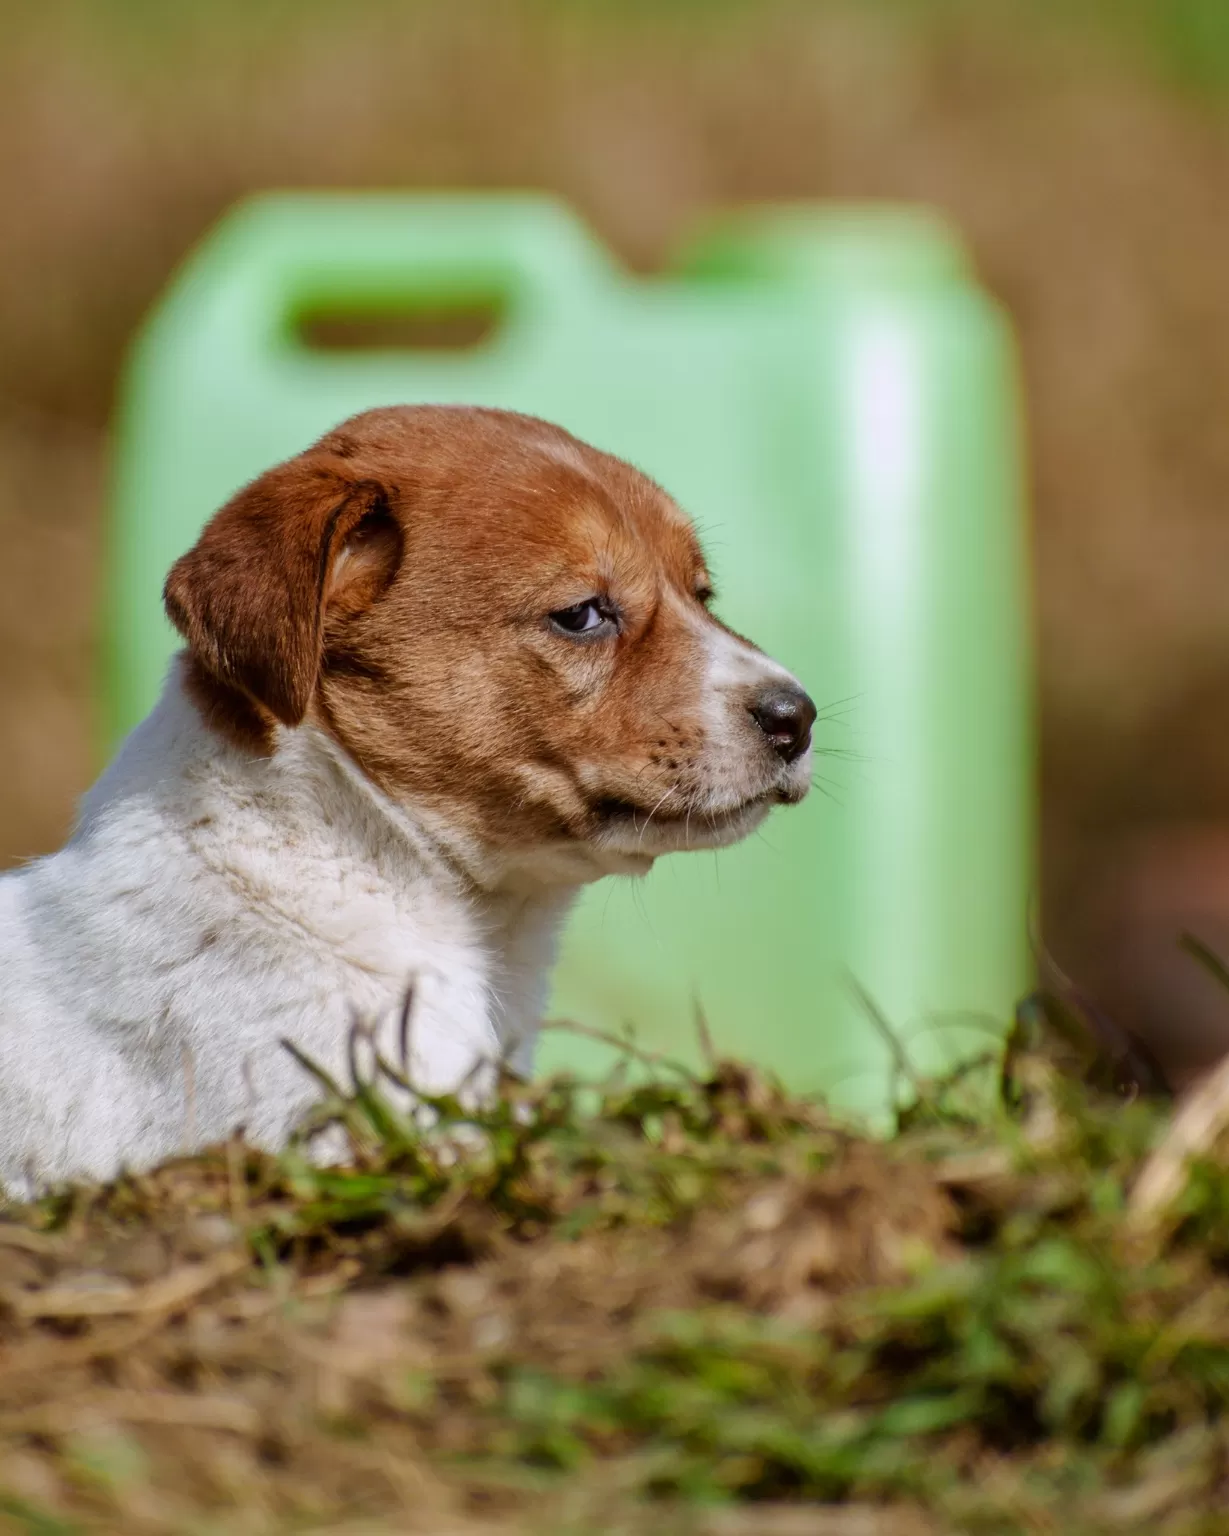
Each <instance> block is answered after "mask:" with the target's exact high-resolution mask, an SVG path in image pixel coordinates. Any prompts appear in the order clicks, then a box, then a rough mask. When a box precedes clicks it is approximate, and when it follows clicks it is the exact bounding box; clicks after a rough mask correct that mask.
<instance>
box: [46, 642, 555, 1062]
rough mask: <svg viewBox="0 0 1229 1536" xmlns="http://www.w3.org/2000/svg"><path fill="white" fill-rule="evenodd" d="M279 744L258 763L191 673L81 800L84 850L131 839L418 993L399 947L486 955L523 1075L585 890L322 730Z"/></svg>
mask: <svg viewBox="0 0 1229 1536" xmlns="http://www.w3.org/2000/svg"><path fill="white" fill-rule="evenodd" d="M271 744H272V751H269V752H266V753H260V752H257V751H254V750H252V749H251V748H247V747H245V746H244V745H243V744H242V743H241V742H237V741H236V740H235V739H234V737H233V735H231V734H230V733H227V732H220V731H218V730H217V729H216V728H214V727H212V726H211V725H210V724H208V723H207V722H206V720H205V719H204V718H203V716H202V713H201V710H200V707H199V704H198V702H197V701H196V700H195V699H194V698H193V697H192V694H191V691H190V690H188V689H186V688H185V687H184V677H183V663H182V661H180V662H178V663H177V664H176V666H175V667H174V669H173V670H172V673H171V676H170V677H169V679H168V681H167V685H166V688H165V689H164V691H163V695H162V698H161V699H160V701H159V703H158V705H157V706H156V708H155V709H154V711H153V712H152V714H150V715H149V716H148V717H147V719H146V720H145V721H144V722H143V723H142V724H141V725H140V726H139V727H138V728H137V729H136V730H135V731H134V732H133V734H132V735H131V736H130V737H129V739H128V740H127V742H126V743H125V744H124V747H123V749H122V750H121V752H120V754H119V756H118V757H117V758H116V760H115V762H114V763H113V764H112V765H111V767H110V768H109V769H108V770H107V772H106V773H105V774H104V775H103V776H102V778H101V779H100V780H99V781H98V783H97V784H96V785H95V786H94V788H93V789H92V790H91V791H90V793H89V794H88V795H87V796H86V798H85V800H84V801H83V803H82V815H81V819H80V822H79V825H78V830H77V832H76V834H75V835H74V838H73V843H75V844H77V846H78V849H79V850H80V851H84V845H87V844H88V843H89V842H90V841H91V840H92V839H94V838H97V837H99V836H102V837H106V838H111V837H121V838H123V839H125V840H132V839H136V840H140V841H141V842H142V844H143V845H144V846H146V847H147V848H148V847H154V848H157V847H161V848H162V849H163V854H162V857H165V858H167V859H169V860H171V861H175V860H182V859H184V858H185V857H186V858H188V859H190V860H191V861H192V862H193V863H195V864H196V865H197V866H198V867H201V866H203V867H204V869H205V870H207V871H208V874H209V877H210V878H214V879H217V880H220V881H222V882H223V883H224V884H225V886H227V887H228V888H229V889H230V890H232V891H233V892H236V893H238V894H239V896H240V899H241V905H242V906H243V908H244V910H246V911H250V912H252V913H253V914H257V915H258V916H259V920H263V921H264V922H266V923H268V924H270V925H272V926H274V927H276V928H278V929H279V930H281V931H285V930H286V929H287V928H289V929H291V930H294V931H297V932H298V933H299V934H300V935H301V936H302V939H303V940H304V942H306V944H307V945H308V947H309V950H310V952H312V953H320V952H324V951H327V952H328V953H330V954H331V955H332V956H333V957H334V959H335V960H336V961H337V962H338V963H339V964H340V965H341V966H342V967H343V968H347V969H350V968H352V969H354V970H356V971H359V972H362V973H363V974H364V975H365V976H367V977H368V978H369V979H374V978H375V977H376V976H377V975H386V976H387V980H388V984H389V985H390V986H395V987H402V988H403V987H404V985H405V983H406V980H407V972H406V970H405V969H404V968H403V957H404V955H405V946H404V945H403V943H402V942H401V940H400V939H399V937H398V934H399V933H400V932H405V931H408V930H415V931H417V932H419V933H423V932H426V933H428V934H434V935H435V936H436V941H437V942H438V944H439V945H442V948H439V949H437V950H436V951H435V952H436V953H438V954H439V955H440V956H441V959H442V957H444V956H446V955H447V954H448V953H452V952H453V951H454V950H455V952H456V954H457V955H458V956H460V955H461V953H462V952H464V953H465V954H466V955H470V956H474V957H477V956H478V955H479V954H483V955H485V959H484V960H483V961H482V962H481V967H482V970H483V971H484V973H485V975H486V993H487V1005H488V1006H489V1008H490V1010H491V1023H492V1027H493V1028H494V1029H495V1031H496V1033H497V1034H498V1036H499V1038H500V1039H501V1040H502V1041H503V1042H504V1044H505V1046H506V1047H507V1048H508V1059H509V1063H510V1065H512V1066H513V1068H514V1069H515V1068H516V1066H517V1063H518V1059H519V1060H520V1061H521V1063H522V1067H523V1066H524V1064H525V1063H527V1061H528V1056H527V1054H526V1053H527V1052H528V1051H529V1050H530V1049H531V1047H532V1037H533V1033H534V1030H535V1029H536V1025H537V1023H538V1021H539V1020H540V1017H541V1010H542V1007H543V1006H544V1003H545V993H546V985H547V980H548V974H549V969H550V965H551V962H552V961H553V958H554V951H555V945H556V940H557V936H558V932H559V929H560V927H561V926H562V923H563V920H564V918H565V917H566V914H567V910H568V908H569V906H570V904H571V902H572V899H573V898H574V896H575V893H576V888H577V885H578V884H579V883H580V882H579V881H577V880H572V881H570V882H569V881H567V880H560V879H558V878H552V876H555V877H557V876H558V875H559V874H562V873H566V870H556V869H555V868H553V867H552V866H551V865H550V863H549V861H548V862H547V865H546V866H545V867H544V869H542V870H536V869H533V868H529V869H526V868H525V867H523V865H521V864H514V865H511V866H510V865H508V864H507V862H504V863H501V860H500V857H499V855H498V852H497V851H495V850H489V849H486V848H483V847H479V846H477V845H476V844H475V843H474V841H473V840H472V839H469V838H467V837H466V836H465V835H464V834H462V833H459V832H458V831H457V830H456V829H455V828H450V827H449V826H448V825H447V824H446V823H445V822H444V820H443V818H442V817H441V816H440V815H439V813H438V812H437V811H435V810H433V809H431V808H420V807H416V806H407V805H404V804H401V803H399V802H397V801H394V800H393V799H392V798H391V797H390V796H388V795H386V794H385V793H384V792H383V791H382V790H381V789H380V788H379V787H378V786H376V785H375V784H373V783H372V782H371V780H370V779H369V778H367V776H366V775H365V774H364V773H363V772H362V770H361V769H360V768H359V767H358V766H357V765H356V764H355V763H354V762H353V760H352V759H351V758H350V757H349V756H348V755H347V754H346V753H345V752H344V750H343V749H342V748H341V747H340V746H339V745H338V744H337V743H336V742H335V741H334V740H333V739H332V738H331V737H330V736H328V735H327V733H326V732H324V731H323V730H321V729H319V728H318V727H316V726H313V725H310V724H309V725H304V726H301V727H299V728H297V729H294V730H283V729H280V728H279V729H278V730H277V732H276V733H275V736H274V738H273V740H272V743H271ZM582 878H583V876H582ZM168 917H169V920H172V921H174V920H175V915H174V914H173V913H172V914H168ZM458 945H459V946H460V948H457V946H458ZM442 963H444V964H445V966H447V965H448V964H449V962H448V961H447V960H446V959H442ZM521 1041H525V1042H526V1044H525V1047H524V1050H523V1051H520V1052H518V1049H517V1048H518V1045H519V1044H520V1042H521Z"/></svg>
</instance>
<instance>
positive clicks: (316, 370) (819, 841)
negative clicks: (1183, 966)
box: [107, 194, 1032, 1114]
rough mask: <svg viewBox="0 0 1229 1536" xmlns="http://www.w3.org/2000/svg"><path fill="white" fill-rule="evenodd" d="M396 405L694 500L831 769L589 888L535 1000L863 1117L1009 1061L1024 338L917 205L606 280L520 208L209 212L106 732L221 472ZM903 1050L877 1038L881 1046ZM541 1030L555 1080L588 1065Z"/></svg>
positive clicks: (751, 631)
mask: <svg viewBox="0 0 1229 1536" xmlns="http://www.w3.org/2000/svg"><path fill="white" fill-rule="evenodd" d="M474 309H481V310H483V311H484V312H487V313H490V314H494V315H496V316H497V320H496V323H495V328H494V330H493V332H492V333H491V334H490V335H489V336H487V337H486V339H485V340H483V341H481V342H480V343H479V344H478V345H476V346H474V347H472V348H470V349H468V350H460V351H458V350H450V351H445V350H437V349H429V348H418V349H411V350H392V351H389V350H385V351H370V350H366V351H360V350H350V351H346V350H341V351H337V350H319V349H313V348H312V347H311V346H309V345H308V344H307V343H306V342H305V341H304V339H303V335H302V321H303V317H304V316H305V315H308V314H315V315H320V314H322V313H331V314H334V315H339V316H350V317H355V316H361V315H363V314H364V313H365V312H366V313H368V314H369V315H370V314H374V313H386V312H387V313H399V314H403V315H412V314H413V313H414V312H416V311H429V312H430V313H432V314H433V315H438V314H439V313H440V312H448V311H454V312H455V311H464V312H469V311H473V310H474ZM401 401H440V402H470V403H477V404H485V405H492V406H504V407H512V408H515V409H517V410H521V411H527V412H531V413H534V414H537V415H541V416H545V417H549V418H550V419H552V420H554V421H557V422H559V423H561V424H562V425H563V426H565V427H567V428H569V429H570V430H571V431H573V432H575V433H576V434H578V435H579V436H581V437H583V438H586V439H588V440H589V441H591V442H593V443H594V444H596V445H597V446H599V447H601V448H605V449H608V450H610V451H611V452H613V453H616V454H620V455H622V456H624V457H625V458H628V459H630V460H631V461H632V462H634V463H635V464H637V465H639V466H640V467H641V468H643V469H645V470H646V471H647V472H648V473H649V474H651V475H652V476H653V477H654V478H656V479H657V480H659V481H661V482H662V483H663V484H664V485H665V486H666V487H667V488H668V489H669V490H670V491H671V492H672V493H673V494H674V495H675V496H676V497H677V498H678V499H679V500H680V501H681V503H682V504H683V506H684V507H686V508H687V509H688V510H689V511H690V512H692V514H693V515H694V516H695V518H696V520H697V522H698V524H699V525H700V528H701V530H702V533H703V535H704V538H705V542H706V545H707V549H708V552H709V555H710V557H711V561H712V565H713V567H714V570H715V575H716V578H717V588H718V592H719V601H718V611H719V613H720V614H721V615H722V617H724V618H725V619H726V620H727V621H728V622H730V623H731V624H732V625H733V626H734V627H735V628H737V629H738V630H740V631H742V632H744V633H746V634H748V635H750V636H752V637H753V638H754V639H755V640H756V641H757V642H758V643H759V644H761V645H762V646H763V647H764V648H765V649H766V650H767V651H769V652H770V653H771V654H772V655H774V656H775V657H777V658H778V659H779V660H780V661H782V662H783V663H784V664H785V665H787V666H789V667H790V668H791V669H792V670H793V671H795V672H796V673H797V674H798V676H799V677H800V678H801V679H802V680H803V682H804V683H805V685H806V687H807V688H808V690H809V691H810V693H811V694H812V696H813V697H814V698H815V700H816V702H817V703H818V705H819V706H820V719H819V723H818V725H817V727H816V744H817V756H816V769H817V779H818V784H817V789H816V792H815V793H813V794H812V795H811V796H810V798H809V799H808V800H807V802H806V803H805V804H804V805H803V806H802V807H801V808H798V809H793V810H780V811H777V812H774V814H773V816H772V817H771V818H770V819H769V821H768V823H767V826H766V829H765V830H764V831H763V832H762V833H761V834H760V835H759V836H757V837H755V838H754V839H752V840H751V841H749V842H748V843H746V844H744V845H742V846H739V847H736V848H733V849H730V850H727V851H725V852H723V853H721V854H719V855H715V856H714V855H712V854H696V855H687V854H678V855H675V856H673V857H669V858H666V859H664V860H662V861H660V862H659V864H658V866H657V868H656V869H655V870H654V871H653V873H652V874H651V875H650V876H649V877H648V878H647V880H644V881H630V882H629V881H604V882H601V883H600V884H598V885H597V886H595V887H592V888H591V889H589V890H588V891H587V892H586V894H585V895H584V896H583V898H582V900H581V902H580V904H579V908H578V910H577V913H576V916H575V918H574V920H573V922H572V923H571V926H570V928H569V930H568V933H567V937H566V941H565V944H564V949H563V954H562V957H561V960H560V963H559V965H558V969H557V974H556V981H555V991H554V997H553V1002H552V1009H551V1012H552V1015H553V1016H554V1017H562V1018H571V1019H574V1020H577V1021H581V1022H582V1023H583V1024H585V1025H587V1026H589V1027H590V1028H591V1029H596V1030H598V1031H601V1032H605V1033H607V1034H611V1035H622V1034H625V1033H626V1032H627V1031H632V1032H634V1036H635V1039H636V1041H637V1043H638V1044H639V1045H640V1046H642V1047H645V1048H647V1049H648V1050H650V1051H653V1052H660V1053H664V1054H665V1055H667V1056H669V1057H674V1058H678V1059H681V1060H684V1061H693V1062H694V1061H695V1060H696V1059H697V1056H698V1052H699V1040H698V1030H697V1024H696V1019H697V1014H698V1013H702V1014H703V1016H704V1019H705V1020H706V1022H707V1027H708V1032H709V1034H710V1035H711V1037H712V1039H713V1041H714V1043H715V1046H716V1048H717V1050H718V1051H719V1052H721V1053H722V1054H729V1055H736V1056H740V1057H742V1058H744V1059H749V1060H750V1061H752V1062H754V1063H757V1064H760V1065H762V1066H765V1067H767V1068H769V1069H771V1070H773V1071H775V1072H776V1073H777V1074H779V1075H780V1076H781V1077H782V1078H783V1079H784V1080H785V1081H786V1082H787V1083H788V1084H790V1085H791V1086H792V1087H794V1088H796V1089H799V1090H802V1091H822V1092H824V1093H825V1094H827V1096H828V1097H829V1098H830V1099H831V1101H832V1102H833V1103H835V1104H837V1105H840V1106H843V1107H845V1108H847V1109H852V1110H857V1111H862V1112H866V1113H871V1114H875V1113H878V1112H882V1111H883V1110H884V1109H885V1107H886V1105H887V1101H888V1099H889V1098H890V1096H891V1095H892V1094H893V1093H894V1092H895V1091H896V1090H897V1087H898V1086H899V1085H898V1083H897V1077H898V1073H899V1068H900V1066H901V1056H900V1050H901V1048H903V1049H904V1051H905V1052H907V1055H908V1058H909V1060H910V1061H911V1063H912V1068H913V1071H914V1072H916V1073H920V1074H924V1075H926V1074H934V1073H936V1072H939V1071H943V1070H946V1069H947V1068H949V1067H951V1066H952V1065H954V1064H956V1063H957V1062H959V1061H961V1060H967V1059H969V1058H971V1057H974V1056H983V1055H984V1054H985V1053H986V1051H987V1049H988V1048H993V1046H994V1045H995V1043H996V1040H997V1038H998V1037H999V1036H1000V1035H1001V1032H1002V1029H1003V1027H1004V1025H1005V1023H1006V1021H1007V1020H1008V1019H1009V1017H1010V1014H1011V1010H1012V1006H1013V1003H1014V1001H1015V999H1016V998H1017V997H1018V996H1019V995H1020V993H1021V992H1022V991H1023V990H1024V989H1025V988H1026V986H1027V983H1028V976H1029V969H1030V964H1029V953H1028V943H1027V926H1028V925H1027V921H1026V910H1027V905H1028V899H1029V888H1030V880H1031V873H1032V869H1031V847H1032V739H1031V710H1030V703H1031V700H1030V653H1029V641H1028V633H1027V598H1028V582H1027V557H1026V543H1025V529H1024V519H1023V508H1022V500H1023V491H1022V485H1023V480H1022V469H1021V450H1020V442H1019V436H1018V416H1019V408H1018V391H1017V378H1016V372H1015V361H1014V354H1013V347H1012V342H1011V337H1010V333H1009V329H1008V326H1007V325H1006V324H1005V322H1004V319H1003V316H1002V315H1001V314H1000V312H999V310H998V309H997V308H996V306H995V305H994V303H993V302H992V301H991V300H990V299H989V298H988V296H987V295H986V294H985V293H984V292H983V291H982V290H981V289H980V288H979V287H978V285H977V283H976V281H975V279H974V277H973V276H972V274H971V272H970V270H969V267H968V264H967V261H966V258H965V255H964V252H963V250H962V248H961V246H960V244H959V242H958V241H957V240H956V239H954V238H953V236H952V234H951V233H950V232H949V231H948V230H947V228H946V227H945V226H944V225H943V224H941V223H940V222H937V221H936V220H935V219H934V218H932V217H931V216H929V215H927V214H926V213H924V212H920V211H913V210H906V209H866V208H828V207H792V208H785V209H772V208H770V209H766V210H761V211H757V212H754V213H749V214H745V215H740V216H736V217H731V218H729V219H727V220H725V221H723V222H720V223H719V224H718V225H717V226H716V227H715V228H714V229H713V230H712V231H711V232H710V233H709V234H708V235H707V236H706V237H705V238H703V239H702V240H700V241H699V242H698V243H696V244H695V245H694V246H693V247H692V248H691V249H689V250H687V251H685V252H684V253H683V256H682V258H681V260H680V261H679V262H678V263H677V265H676V266H675V267H674V269H673V270H672V271H670V272H669V273H668V274H666V275H665V276H660V277H655V278H652V279H644V280H641V279H636V278H633V277H631V276H629V275H628V274H627V273H625V272H623V271H621V270H620V269H619V268H618V266H617V265H616V264H615V263H614V262H613V261H612V260H611V258H610V257H609V256H608V255H607V253H606V252H605V251H604V250H603V249H602V248H601V247H600V245H598V244H597V243H595V241H594V240H593V238H592V237H591V236H590V235H589V234H588V233H587V232H586V230H585V229H584V228H583V227H582V226H581V225H580V224H579V223H578V222H577V221H576V220H575V219H574V218H573V216H572V215H571V214H570V213H569V212H568V211H566V210H565V209H564V208H563V207H561V206H560V205H559V204H558V203H556V202H554V201H552V200H549V199H546V198H541V197H537V196H486V195H484V196H462V195H457V196H439V195H432V196H419V195H408V194H407V195H368V194H327V195H325V194H321V195H270V196H264V197H259V198H256V199H255V200H253V201H250V202H248V203H246V204H244V205H242V206H241V207H239V208H238V209H237V210H235V211H234V212H232V213H231V214H229V215H228V216H227V217H226V218H225V219H224V220H223V221H222V223H221V224H220V225H219V226H218V228H216V229H215V230H214V231H213V233H212V234H211V235H210V236H209V237H208V238H207V239H206V240H205V241H204V243H203V244H202V245H201V246H200V248H199V249H198V250H197V251H196V252H195V254H194V255H192V256H191V258H190V259H189V260H188V262H187V263H186V265H185V266H184V267H183V269H182V270H181V271H180V272H179V274H178V276H177V277H176V278H175V280H174V282H173V283H172V285H171V287H170V290H169V292H168V293H167V294H166V295H165V297H164V298H163V299H162V301H161V303H160V304H159V305H158V306H157V308H156V310H155V311H154V313H153V315H152V316H151V317H150V319H149V321H148V323H147V324H146V326H145V327H144V330H143V332H142V333H141V335H140V336H139V338H138V340H137V343H136V346H135V349H134V351H133V354H132V357H131V361H130V364H129V367H128V370H127V375H126V378H125V381H124V387H123V391H122V398H121V408H120V412H119V418H118V423H117V428H116V443H115V447H116V455H117V459H116V470H117V480H116V487H115V497H114V506H113V518H112V525H111V550H112V564H111V576H110V591H109V603H108V621H107V638H108V650H107V656H108V662H107V698H108V709H109V715H108V735H109V740H110V741H112V742H113V741H114V740H115V738H116V737H118V736H119V735H120V734H121V733H122V732H124V731H126V730H127V729H128V728H129V727H131V726H132V725H133V724H135V723H136V721H137V720H138V719H139V718H140V717H141V716H142V715H143V714H144V713H145V712H146V711H147V710H148V709H149V708H150V706H151V705H152V703H153V702H154V699H155V697H156V695H157V693H158V690H159V687H160V684H161V681H162V678H163V675H164V672H165V669H166V665H167V660H168V657H169V656H170V654H171V652H172V650H173V649H174V647H175V644H176V641H175V638H174V636H173V634H172V631H171V629H170V628H169V626H168V625H167V623H166V621H165V620H164V618H163V616H162V610H161V604H160V597H159V594H160V590H161V585H162V581H163V579H164V577H165V574H166V571H167V569H168V567H169V566H170V564H171V562H172V561H173V560H174V559H175V557H176V556H177V555H179V554H180V553H181V552H182V551H183V550H185V549H186V548H187V547H188V546H189V545H190V544H191V543H192V542H193V541H194V540H195V538H196V536H197V534H198V533H199V531H200V529H201V527H202V525H203V524H204V522H205V520H206V519H207V518H208V517H209V515H210V514H211V513H212V512H213V511H214V510H215V509H216V508H217V507H218V506H220V505H221V504H222V502H223V501H225V500H226V498H227V497H228V496H230V494H231V493H232V492H233V491H234V490H236V489H237V488H238V487H239V486H240V485H241V484H242V483H244V482H245V481H247V480H248V479H250V478H251V477H252V476H254V475H256V474H257V473H259V472H260V471H261V470H262V469H264V468H266V467H267V466H268V465H270V464H272V463H274V462H275V461H277V460H279V459H282V458H285V457H287V456H288V455H290V454H293V453H295V452H297V451H298V450H299V449H301V448H303V447H305V446H306V445H307V444H308V443H309V442H311V441H312V440H313V439H314V438H315V437H316V436H317V435H319V434H320V433H321V432H323V431H325V430H326V429H327V428H329V427H331V426H332V425H334V424H335V423H336V422H338V421H340V420H341V419H342V418H343V417H346V416H348V415H350V414H352V413H353V412H355V411H359V410H362V409H364V408H366V407H369V406H375V405H384V404H390V403H393V402H401ZM891 1036H894V1037H895V1043H894V1044H893V1043H892V1040H891V1039H890V1037H891ZM606 1059H607V1056H606V1053H605V1052H604V1048H603V1047H602V1046H601V1045H600V1044H598V1043H595V1042H594V1040H593V1039H591V1038H587V1037H581V1036H577V1035H572V1034H569V1033H568V1032H566V1031H552V1032H550V1033H548V1034H547V1035H546V1036H545V1037H544V1040H543V1045H542V1047H541V1049H540V1057H539V1060H540V1063H541V1065H542V1066H543V1067H544V1068H558V1067H562V1066H566V1067H570V1068H572V1069H575V1070H577V1071H581V1072H582V1073H583V1072H587V1071H589V1070H592V1069H594V1068H596V1067H597V1066H598V1065H600V1064H602V1063H603V1062H604V1061H605V1060H606Z"/></svg>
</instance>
